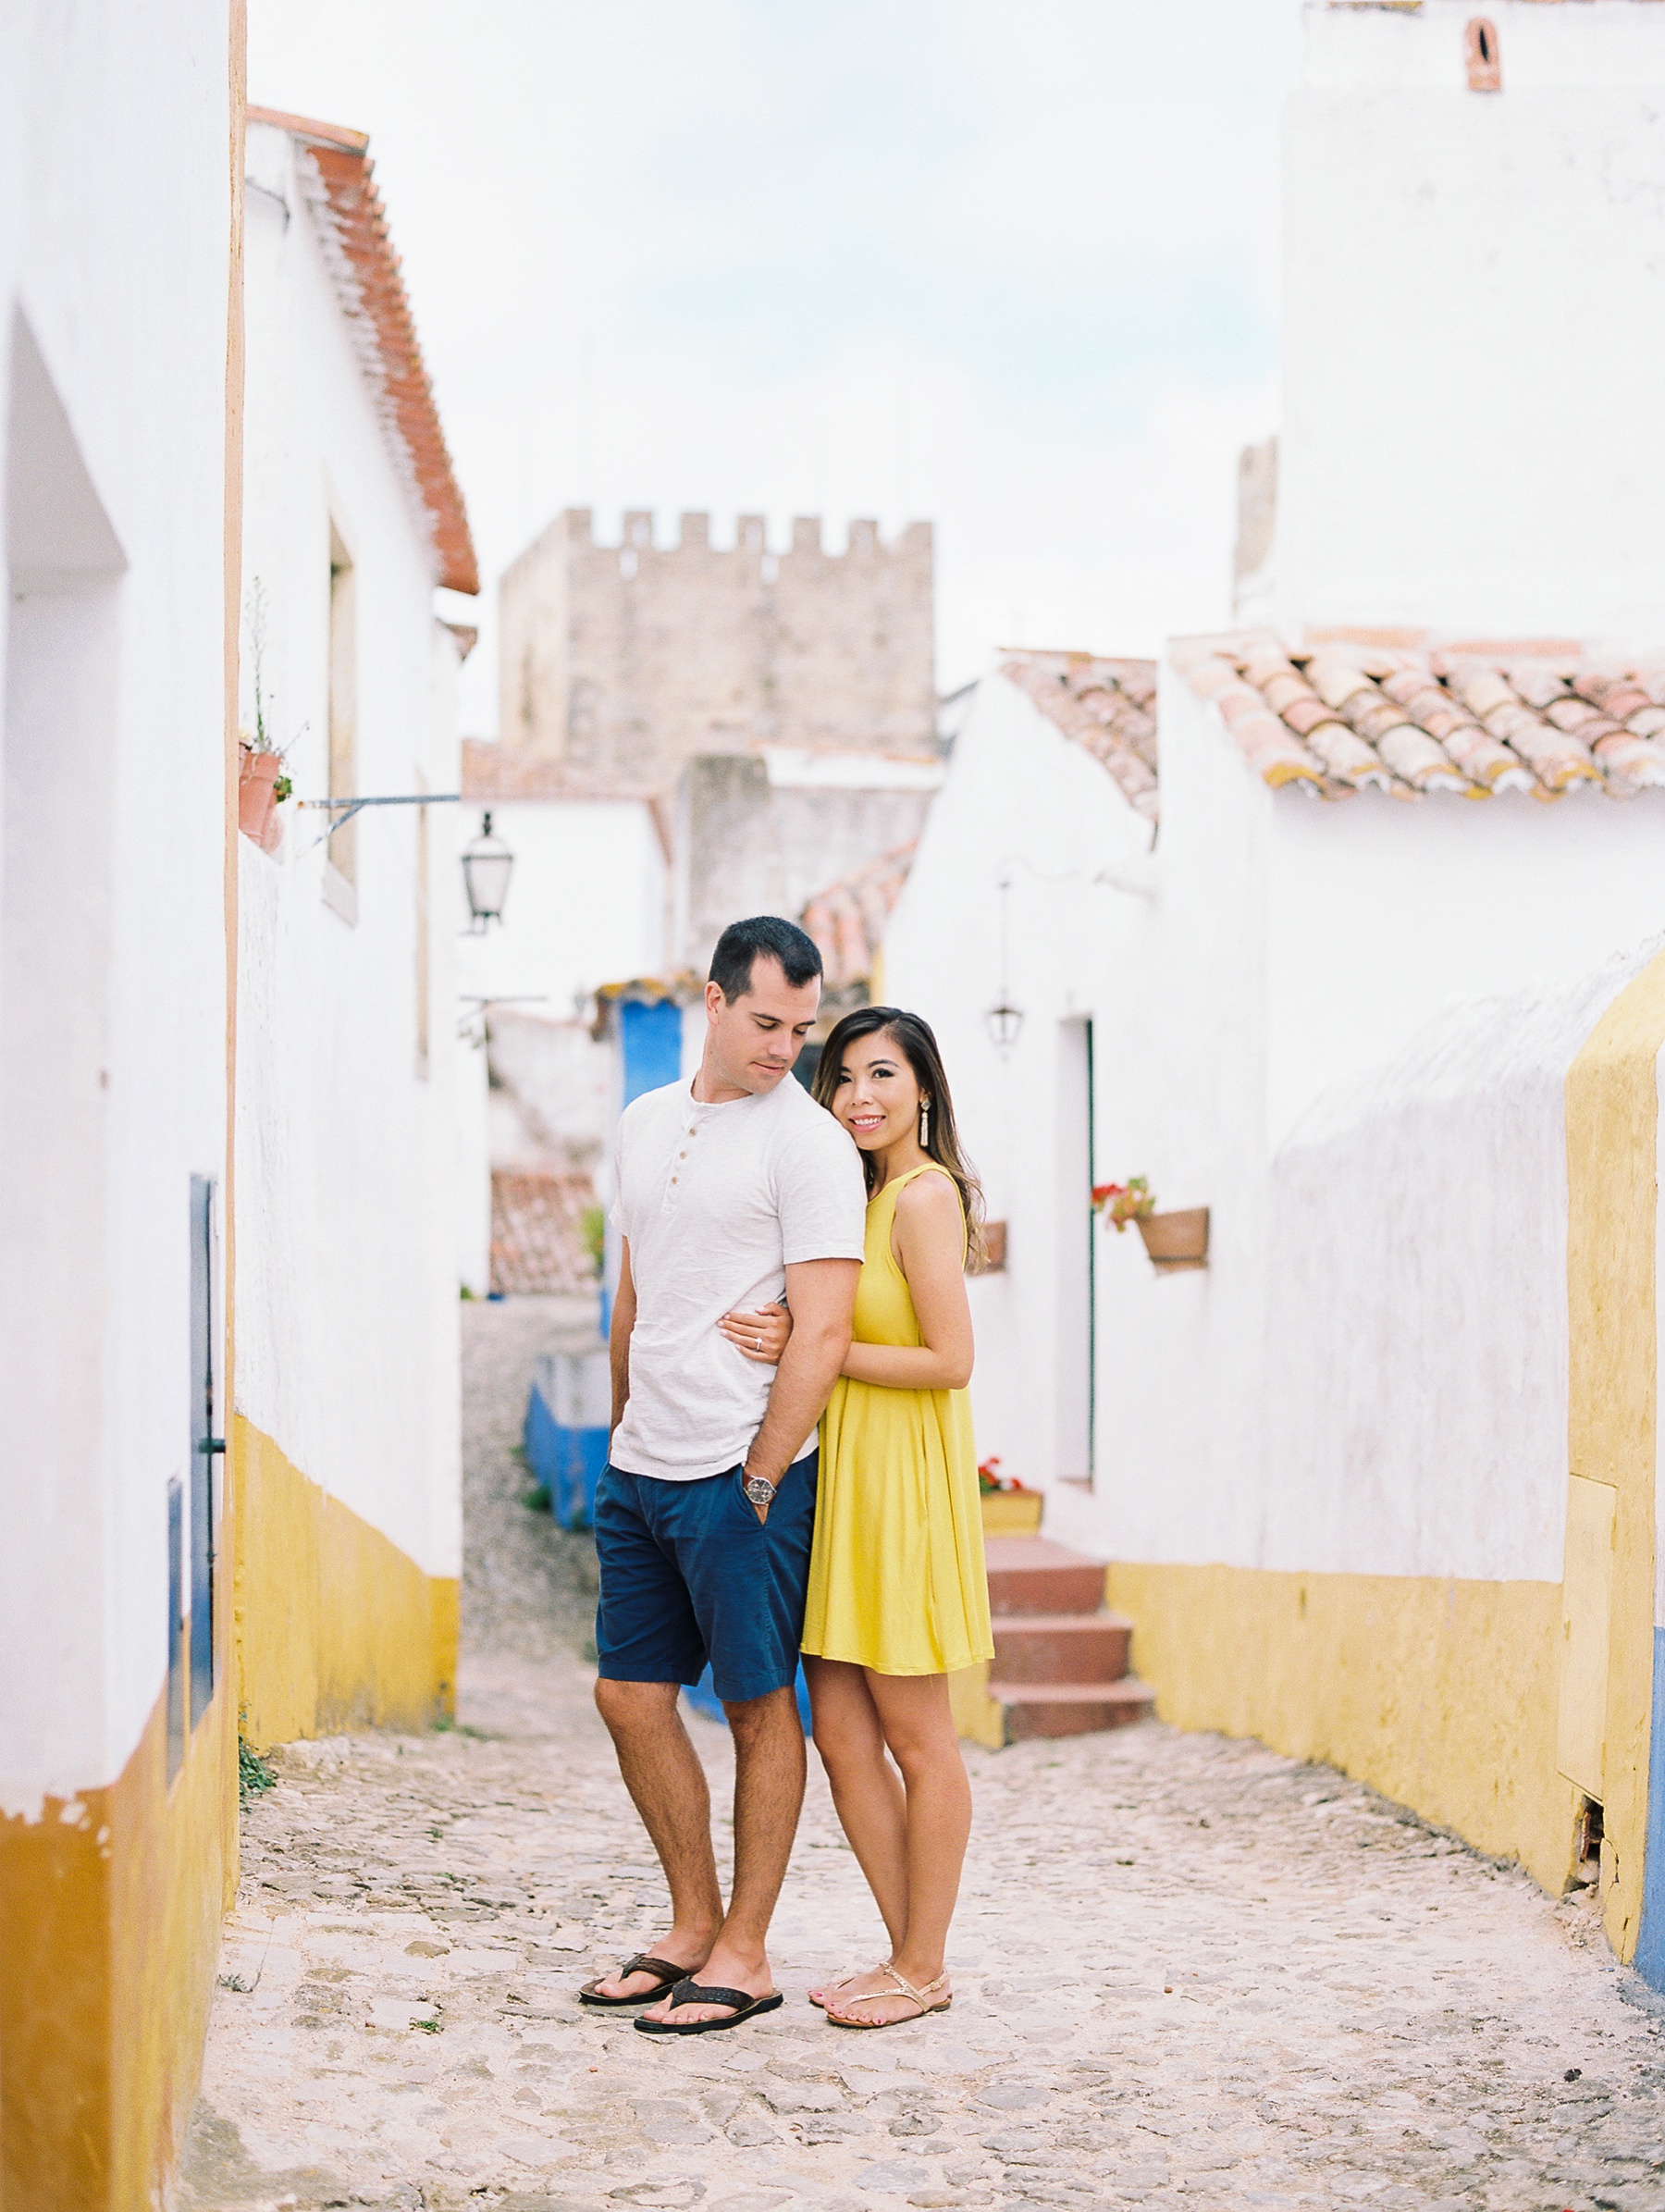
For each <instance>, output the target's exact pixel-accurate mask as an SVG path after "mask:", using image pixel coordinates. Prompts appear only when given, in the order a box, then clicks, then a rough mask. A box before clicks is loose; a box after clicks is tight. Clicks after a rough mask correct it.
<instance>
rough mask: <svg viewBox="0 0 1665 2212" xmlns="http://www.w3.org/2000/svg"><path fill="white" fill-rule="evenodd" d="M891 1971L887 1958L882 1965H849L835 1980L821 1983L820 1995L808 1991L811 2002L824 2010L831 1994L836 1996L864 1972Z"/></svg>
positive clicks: (856, 1980) (881, 1972) (857, 1980)
mask: <svg viewBox="0 0 1665 2212" xmlns="http://www.w3.org/2000/svg"><path fill="white" fill-rule="evenodd" d="M890 1971H891V1962H890V1960H889V1959H886V1960H885V1962H884V1964H883V1965H882V1966H847V1967H845V1971H844V1972H843V1973H842V1974H840V1975H839V1977H838V1979H837V1980H836V1981H835V1982H823V1983H821V1993H820V1996H816V1994H815V1992H814V1990H810V1991H809V1993H808V1995H809V2002H810V2003H811V2004H812V2005H816V2006H819V2007H820V2009H821V2011H823V2012H824V2011H825V2010H826V2009H827V1999H828V1997H829V1996H835V1995H836V1994H837V1992H838V1991H839V1990H841V1989H848V1987H849V1986H850V1983H852V1982H859V1981H860V1979H861V1977H862V1975H863V1974H888V1973H889V1972H890Z"/></svg>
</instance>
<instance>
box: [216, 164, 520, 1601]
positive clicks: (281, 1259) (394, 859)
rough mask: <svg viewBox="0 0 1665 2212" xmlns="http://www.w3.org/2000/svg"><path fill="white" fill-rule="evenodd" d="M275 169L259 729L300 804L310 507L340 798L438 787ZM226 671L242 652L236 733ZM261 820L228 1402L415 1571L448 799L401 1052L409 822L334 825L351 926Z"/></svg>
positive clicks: (450, 835)
mask: <svg viewBox="0 0 1665 2212" xmlns="http://www.w3.org/2000/svg"><path fill="white" fill-rule="evenodd" d="M295 161H296V154H295V150H294V148H293V146H292V144H291V142H290V140H289V138H288V136H287V134H285V133H283V132H281V131H279V130H275V129H273V128H271V127H270V126H257V127H255V128H254V129H253V130H251V132H250V144H249V163H250V173H251V175H252V176H253V177H255V178H256V179H257V180H258V181H259V182H260V183H261V184H262V185H263V186H264V187H265V191H264V192H251V194H250V197H249V203H248V208H249V214H248V246H247V286H248V294H247V297H248V411H247V445H248V470H247V491H246V495H245V511H244V522H245V538H244V560H243V569H244V576H245V579H246V580H248V581H250V582H252V581H253V579H254V578H256V577H259V578H261V579H262V580H263V581H264V582H265V587H266V592H267V599H268V617H267V620H268V633H269V634H268V642H267V654H266V684H267V692H268V697H267V706H266V711H267V721H268V726H269V727H271V728H272V729H273V731H274V733H275V735H277V738H278V739H279V740H280V741H284V740H288V739H290V737H291V736H292V737H293V743H292V746H291V749H290V754H289V766H290V772H291V773H292V775H293V777H294V780H295V785H296V790H297V794H298V795H300V796H303V797H317V796H321V795H322V794H323V793H324V792H325V791H326V790H327V751H326V731H327V720H328V691H327V649H328V620H329V544H330V538H329V530H330V521H331V517H332V515H333V517H334V519H335V522H336V526H337V528H338V529H339V531H340V533H341V535H342V537H343V538H345V540H346V542H347V543H348V545H349V546H350V548H351V551H352V554H353V557H354V563H355V569H356V587H357V636H358V681H357V699H358V784H359V788H360V789H361V790H363V791H366V792H375V793H409V792H413V791H416V790H419V789H427V790H430V791H455V790H456V789H457V788H458V779H459V775H460V763H459V747H458V743H457V737H456V722H455V710H454V699H453V697H452V690H453V686H454V679H455V668H456V660H457V648H456V644H455V641H454V639H453V638H452V637H451V636H450V633H449V632H446V631H444V630H443V629H442V628H441V627H439V625H438V624H436V622H435V618H434V612H433V569H432V562H431V556H430V553H429V550H428V547H427V541H426V536H425V525H424V521H423V517H422V515H421V513H420V512H419V510H418V509H417V508H416V507H415V505H414V503H413V499H412V496H411V494H410V493H409V492H408V491H407V489H406V487H405V484H404V482H403V481H402V480H401V473H400V470H399V468H398V466H397V464H396V461H395V457H394V454H393V452H392V451H391V449H390V447H389V444H388V433H387V432H386V430H385V429H384V427H383V426H382V423H381V421H380V420H379V419H378V415H377V411H376V403H375V399H374V395H373V393H372V391H371V389H370V387H369V385H368V384H367V382H366V380H365V377H364V372H363V370H362V368H361V367H360V365H359V361H358V357H357V355H356V353H355V352H354V350H353V346H352V341H351V333H350V330H349V327H348V326H347V323H346V321H345V319H344V317H343V315H342V314H341V311H340V308H339V304H338V301H337V296H336V293H335V291H334V289H333V287H332V285H331V282H330V278H329V275H328V271H327V266H326V265H325V261H324V257H323V254H322V252H321V250H320V247H319V242H318V239H317V236H316V233H315V231H314V228H313V223H312V218H311V216H310V215H309V213H308V212H307V207H306V202H305V199H304V196H303V195H302V193H301V192H299V191H298V189H297V185H296V179H295V168H294V165H295ZM286 207H287V210H288V214H287V218H286V214H285V208H286ZM249 683H250V675H249V670H248V664H247V657H246V655H245V668H244V691H245V698H244V710H243V711H244V719H245V721H248V720H250V719H252V714H253V699H252V697H251V696H250V694H249ZM296 733H299V734H298V735H297V734H296ZM287 811H288V812H289V814H290V821H289V822H288V825H287V829H286V833H285V839H284V844H283V847H282V850H281V851H280V853H279V854H278V855H277V858H276V859H271V858H268V857H267V856H266V855H265V853H263V852H261V851H259V850H257V849H256V848H255V847H254V846H253V845H252V844H251V843H250V842H249V840H248V839H246V838H242V839H240V840H239V845H240V885H241V901H242V922H241V935H240V1013H239V1023H238V1127H237V1145H238V1195H239V1220H240V1235H239V1241H238V1251H237V1257H238V1350H239V1368H238V1395H239V1405H240V1410H241V1411H242V1412H243V1413H244V1414H245V1415H247V1417H248V1418H249V1419H250V1420H251V1421H252V1422H253V1424H254V1425H255V1427H258V1428H260V1429H261V1430H263V1431H264V1432H265V1434H266V1435H268V1436H270V1437H271V1438H272V1439H273V1440H275V1441H276V1442H277V1444H278V1445H279V1446H280V1448H281V1449H282V1450H283V1451H284V1452H285V1453H286V1454H287V1455H288V1456H289V1458H290V1460H291V1461H292V1462H293V1464H295V1465H296V1466H298V1467H299V1468H300V1469H301V1471H302V1473H303V1474H304V1475H306V1476H307V1477H310V1478H311V1479H312V1480H313V1481H314V1482H317V1483H319V1484H321V1485H322V1486H323V1487H324V1488H325V1489H327V1490H329V1491H330V1492H331V1493H332V1494H333V1495H335V1496H336V1497H338V1498H339V1499H340V1500H341V1501H343V1502H344V1503H345V1504H347V1505H348V1506H350V1507H351V1509H352V1510H353V1512H355V1513H356V1514H360V1515H361V1516H362V1517H363V1518H364V1520H366V1521H368V1522H369V1523H371V1525H372V1526H375V1527H376V1528H378V1529H380V1530H381V1531H382V1532H383V1534H385V1535H386V1536H388V1537H389V1538H391V1539H392V1540H393V1541H394V1542H395V1543H397V1544H398V1545H399V1546H400V1547H401V1549H402V1550H403V1551H405V1552H407V1553H408V1554H409V1555H410V1556H411V1557H412V1558H413V1559H414V1560H415V1561H416V1562H417V1563H418V1564H419V1565H420V1566H422V1567H423V1568H425V1570H426V1571H427V1572H428V1573H430V1574H437V1575H453V1574H455V1573H456V1572H457V1571H458V1561H459V1555H460V1487H459V1486H460V1443H459V1429H458V1403H457V1388H458V1386H457V1373H458V1357H459V1350H458V1314H457V1292H458V1280H457V1254H458V1250H459V1246H460V1244H461V1243H462V1240H463V1227H462V1222H463V1217H464V1215H463V1207H464V1200H463V1197H462V1194H461V1193H459V1188H458V1179H457V1168H456V1163H457V1160H458V1158H459V1155H460V1153H461V1151H462V1138H461V1133H460V1132H461V1130H462V1124H463V1117H464V1114H465V1112H466V1110H467V1108H468V1104H469V1092H468V1086H469V1085H470V1084H471V1083H473V1084H475V1085H477V1081H478V1077H477V1073H476V1072H475V1071H474V1070H473V1069H471V1068H470V1067H468V1066H467V1065H464V1066H462V1067H461V1068H459V1064H458V1062H459V1054H460V1050H461V1049H462V1048H461V1047H460V1045H459V1040H458V1036H457V1029H458V1021H457V1000H456V993H457V989H458V982H457V963H456V948H457V938H458V934H459V933H460V931H461V929H462V888H461V876H460V872H459V870H458V866H457V858H456V854H457V841H458V834H459V828H460V825H459V822H458V820H457V816H458V809H457V808H455V807H454V806H453V807H433V808H430V809H427V810H426V811H427V820H428V828H427V835H428V913H429V958H428V966H427V973H426V977H425V985H426V989H427V992H428V998H429V1027H428V1054H427V1059H426V1064H425V1068H424V1067H423V1066H422V1065H421V1064H420V1063H419V1058H418V1028H417V1007H418V974H417V912H418V876H417V868H418V850H419V846H418V813H417V810H416V809H413V808H386V809H370V810H368V811H366V812H364V813H362V814H360V815H359V816H358V818H357V831H358V856H357V859H358V865H357V877H358V896H357V920H356V921H354V922H350V921H346V920H344V919H343V918H342V915H341V914H340V912H339V911H338V910H337V908H336V907H335V906H332V905H331V904H329V903H327V901H326V897H325V893H324V871H325V854H324V849H323V846H322V844H321V842H320V840H321V837H322V834H323V818H322V817H321V816H320V815H318V814H315V813H305V812H300V813H297V812H296V811H295V810H294V809H287ZM474 1203H475V1205H477V1193H475V1202H474ZM477 1233H478V1230H477V1223H476V1228H475V1236H476V1237H477Z"/></svg>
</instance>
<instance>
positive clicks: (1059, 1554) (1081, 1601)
mask: <svg viewBox="0 0 1665 2212" xmlns="http://www.w3.org/2000/svg"><path fill="white" fill-rule="evenodd" d="M983 1553H984V1557H985V1558H986V1560H987V1562H988V1568H989V1604H990V1608H991V1610H992V1611H993V1613H996V1614H997V1615H1000V1616H1004V1617H1009V1616H1011V1615H1012V1614H1014V1613H1097V1612H1098V1610H1099V1608H1100V1607H1101V1606H1102V1605H1103V1604H1104V1568H1103V1567H1102V1566H1100V1565H1098V1563H1096V1562H1095V1561H1093V1560H1091V1559H1084V1558H1083V1557H1082V1556H1081V1554H1080V1552H1079V1551H1070V1549H1069V1548H1068V1546H1067V1544H1055V1543H1054V1542H1053V1541H1052V1539H1050V1538H1049V1537H1044V1536H992V1537H989V1538H987V1539H985V1540H984V1544H983Z"/></svg>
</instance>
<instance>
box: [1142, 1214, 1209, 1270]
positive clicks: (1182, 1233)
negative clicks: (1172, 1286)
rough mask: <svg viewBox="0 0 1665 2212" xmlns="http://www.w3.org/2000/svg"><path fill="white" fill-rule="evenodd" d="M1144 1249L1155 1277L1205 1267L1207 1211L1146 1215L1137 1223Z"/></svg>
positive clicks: (1206, 1263) (1206, 1258) (1206, 1259)
mask: <svg viewBox="0 0 1665 2212" xmlns="http://www.w3.org/2000/svg"><path fill="white" fill-rule="evenodd" d="M1139 1233H1140V1235H1141V1237H1142V1238H1143V1239H1144V1248H1145V1250H1146V1252H1148V1253H1149V1254H1150V1256H1151V1265H1152V1267H1154V1268H1155V1270H1156V1272H1157V1274H1158V1275H1178V1273H1179V1272H1180V1271H1181V1270H1182V1269H1184V1268H1188V1267H1207V1265H1208V1208H1207V1207H1206V1206H1205V1205H1193V1206H1187V1207H1185V1208H1183V1209H1182V1210H1181V1211H1179V1212H1178V1213H1173V1214H1149V1215H1147V1216H1146V1217H1145V1218H1144V1219H1143V1220H1142V1221H1141V1222H1140V1224H1139Z"/></svg>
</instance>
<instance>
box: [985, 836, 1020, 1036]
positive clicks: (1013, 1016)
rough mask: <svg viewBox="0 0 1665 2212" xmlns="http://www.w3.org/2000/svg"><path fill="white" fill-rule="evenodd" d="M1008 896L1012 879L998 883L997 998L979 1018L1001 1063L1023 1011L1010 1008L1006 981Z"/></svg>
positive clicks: (1009, 947) (1009, 985)
mask: <svg viewBox="0 0 1665 2212" xmlns="http://www.w3.org/2000/svg"><path fill="white" fill-rule="evenodd" d="M1011 896H1012V879H1011V877H1010V876H1009V875H1003V876H1002V877H1001V879H1000V996H999V997H998V998H997V999H996V1000H995V1002H994V1004H993V1006H992V1007H990V1008H989V1010H988V1012H987V1013H986V1014H985V1015H984V1016H983V1019H984V1021H985V1022H986V1023H987V1024H988V1030H989V1042H990V1044H993V1047H994V1049H995V1051H996V1052H997V1053H998V1054H999V1055H1000V1057H1001V1058H1002V1059H1003V1060H1004V1059H1005V1057H1006V1055H1007V1054H1008V1053H1009V1052H1010V1051H1011V1049H1012V1047H1013V1045H1015V1044H1017V1042H1018V1031H1019V1030H1020V1029H1022V1027H1023V1008H1022V1007H1015V1006H1014V1005H1013V1004H1012V986H1011V982H1010V981H1009V980H1008V974H1007V970H1008V964H1009V958H1010V951H1011V945H1010V938H1009V933H1008V930H1007V912H1006V904H1007V901H1008V900H1009V899H1010V897H1011Z"/></svg>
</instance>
